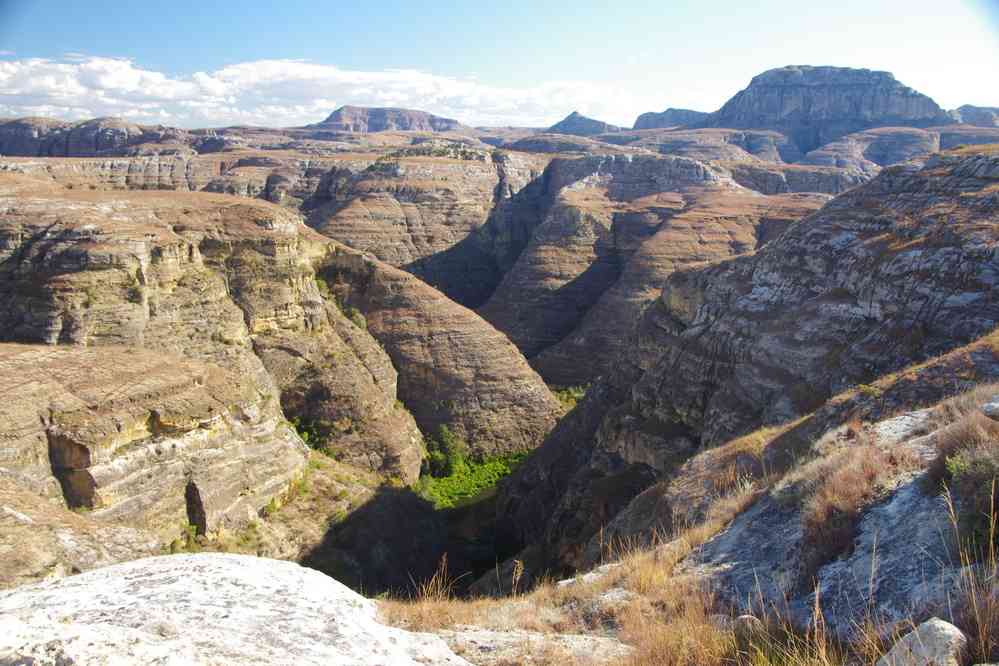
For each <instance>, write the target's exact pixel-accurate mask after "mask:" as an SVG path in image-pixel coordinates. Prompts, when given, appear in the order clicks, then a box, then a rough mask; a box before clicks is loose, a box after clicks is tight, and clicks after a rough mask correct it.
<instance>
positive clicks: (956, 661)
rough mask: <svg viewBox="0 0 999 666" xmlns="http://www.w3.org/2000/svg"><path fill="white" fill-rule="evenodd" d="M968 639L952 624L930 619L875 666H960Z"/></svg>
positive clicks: (909, 634)
mask: <svg viewBox="0 0 999 666" xmlns="http://www.w3.org/2000/svg"><path fill="white" fill-rule="evenodd" d="M967 648H968V637H967V636H965V635H964V633H962V632H961V630H960V629H958V628H957V627H955V626H954V625H953V624H951V623H949V622H944V621H943V620H941V619H940V618H936V617H934V618H930V619H929V620H927V621H926V622H923V623H922V624H920V625H919V626H918V627H916V628H915V629H913V630H912V631H910V632H909V633H908V634H906V635H905V636H904V637H903V638H902V640H900V641H899V642H898V643H895V645H894V646H893V647H892V649H891V651H890V652H888V654H886V655H885V656H883V657H881V658H880V659H878V661H877V664H875V666H961V664H963V663H964V658H965V654H966V651H967Z"/></svg>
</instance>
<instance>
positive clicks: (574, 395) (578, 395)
mask: <svg viewBox="0 0 999 666" xmlns="http://www.w3.org/2000/svg"><path fill="white" fill-rule="evenodd" d="M589 388H590V387H589V386H562V387H558V386H555V387H552V389H551V391H552V395H554V396H555V397H556V398H558V401H559V402H560V403H562V408H563V409H564V410H565V411H566V412H571V411H572V409H573V408H574V407H575V406H576V403H577V402H579V401H580V400H582V399H583V396H584V395H586V391H587V390H588V389H589Z"/></svg>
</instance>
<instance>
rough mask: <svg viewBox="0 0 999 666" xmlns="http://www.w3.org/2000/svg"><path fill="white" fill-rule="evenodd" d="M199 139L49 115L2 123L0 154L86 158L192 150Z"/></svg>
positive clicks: (182, 133)
mask: <svg viewBox="0 0 999 666" xmlns="http://www.w3.org/2000/svg"><path fill="white" fill-rule="evenodd" d="M197 141H198V139H197V138H196V137H194V136H192V135H191V134H190V133H189V132H187V131H185V130H180V129H176V128H173V127H163V126H155V127H151V126H143V125H136V124H134V123H130V122H127V121H124V120H120V119H118V118H95V119H93V120H85V121H82V122H78V123H69V122H64V121H59V120H51V119H48V118H19V119H16V120H9V121H6V122H0V155H19V156H26V157H82V156H89V155H99V154H108V155H117V154H124V153H126V152H143V151H145V150H152V151H153V152H163V153H171V152H173V153H176V152H185V151H187V152H191V148H190V145H192V144H195V143H196V142H197Z"/></svg>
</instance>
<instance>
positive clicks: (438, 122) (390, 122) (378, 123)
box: [308, 106, 462, 133]
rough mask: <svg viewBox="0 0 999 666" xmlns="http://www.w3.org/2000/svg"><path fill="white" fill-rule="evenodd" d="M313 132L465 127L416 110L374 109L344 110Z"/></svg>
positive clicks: (331, 116) (458, 128) (361, 107)
mask: <svg viewBox="0 0 999 666" xmlns="http://www.w3.org/2000/svg"><path fill="white" fill-rule="evenodd" d="M308 127H309V128H313V129H324V130H333V131H337V132H360V133H367V132H385V131H391V130H401V131H407V132H414V131H415V132H452V131H455V130H460V129H462V124H461V123H459V122H458V121H457V120H452V119H451V118H441V117H440V116H435V115H433V114H431V113H427V112H426V111H414V110H412V109H390V108H371V107H365V106H341V107H340V108H339V109H337V110H336V111H334V112H333V113H331V114H330V115H329V116H328V117H327V118H326V120H324V121H322V122H320V123H316V124H314V125H309V126H308Z"/></svg>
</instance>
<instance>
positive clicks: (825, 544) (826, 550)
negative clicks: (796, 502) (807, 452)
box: [800, 443, 916, 586]
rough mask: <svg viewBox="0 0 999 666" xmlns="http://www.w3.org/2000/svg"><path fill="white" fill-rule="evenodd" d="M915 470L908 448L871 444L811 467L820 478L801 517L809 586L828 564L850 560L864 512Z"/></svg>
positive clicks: (804, 573) (804, 580) (803, 559)
mask: <svg viewBox="0 0 999 666" xmlns="http://www.w3.org/2000/svg"><path fill="white" fill-rule="evenodd" d="M915 465H916V461H915V458H914V456H913V455H912V454H910V453H908V452H907V451H905V450H904V449H897V448H896V449H893V450H886V449H883V448H881V447H879V446H876V445H874V444H866V443H865V444H862V445H860V446H856V447H850V448H848V449H846V450H845V451H841V452H839V453H837V454H834V455H832V456H830V457H828V458H825V459H823V460H822V461H821V462H820V464H817V465H814V466H811V467H810V470H811V472H812V473H813V474H816V476H814V477H812V478H811V479H809V480H808V483H809V485H810V486H811V487H812V488H813V491H812V492H811V494H810V496H808V498H807V499H806V500H805V501H804V505H803V507H802V512H801V522H802V530H803V532H804V534H803V540H802V553H801V562H802V571H801V578H800V582H801V583H802V584H803V585H806V586H810V585H811V584H812V579H813V578H814V576H815V574H816V572H818V570H819V568H820V567H821V566H822V565H824V564H826V563H827V562H830V561H832V560H834V559H835V558H836V557H838V556H840V555H849V552H850V550H851V548H852V547H853V539H854V536H855V535H856V531H857V525H858V524H859V523H860V518H861V515H862V513H863V510H864V509H865V508H866V507H867V506H870V505H871V504H872V503H873V502H875V501H876V500H877V499H879V498H881V497H883V496H884V495H886V494H887V491H888V488H887V487H886V481H887V480H888V479H891V478H893V477H897V476H898V474H899V473H900V472H902V471H903V470H905V469H910V468H913V467H915Z"/></svg>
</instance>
